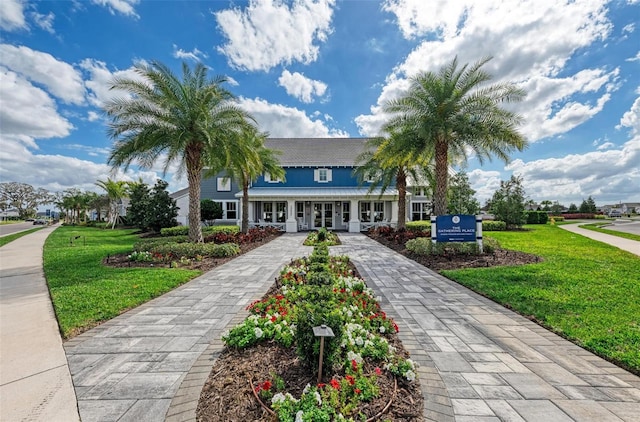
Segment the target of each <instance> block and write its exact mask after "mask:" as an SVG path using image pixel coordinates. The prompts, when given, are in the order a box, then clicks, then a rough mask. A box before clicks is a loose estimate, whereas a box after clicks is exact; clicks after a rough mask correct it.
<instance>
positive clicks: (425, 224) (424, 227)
mask: <svg viewBox="0 0 640 422" xmlns="http://www.w3.org/2000/svg"><path fill="white" fill-rule="evenodd" d="M406 227H407V230H409V231H412V232H424V231H431V221H426V220H420V221H409V222H407V224H406Z"/></svg>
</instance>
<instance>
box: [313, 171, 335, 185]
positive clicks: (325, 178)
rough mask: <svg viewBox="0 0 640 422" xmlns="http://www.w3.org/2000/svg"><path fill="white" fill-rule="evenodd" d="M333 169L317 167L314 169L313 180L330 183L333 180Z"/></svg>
mask: <svg viewBox="0 0 640 422" xmlns="http://www.w3.org/2000/svg"><path fill="white" fill-rule="evenodd" d="M331 176H332V174H331V169H326V168H322V169H315V170H314V171H313V181H314V182H318V183H329V182H330V181H331Z"/></svg>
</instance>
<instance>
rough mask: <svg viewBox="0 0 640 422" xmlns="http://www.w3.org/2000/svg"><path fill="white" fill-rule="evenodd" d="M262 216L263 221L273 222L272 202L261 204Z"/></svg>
mask: <svg viewBox="0 0 640 422" xmlns="http://www.w3.org/2000/svg"><path fill="white" fill-rule="evenodd" d="M262 217H263V219H264V221H266V222H269V223H273V203H271V202H265V203H263V204H262Z"/></svg>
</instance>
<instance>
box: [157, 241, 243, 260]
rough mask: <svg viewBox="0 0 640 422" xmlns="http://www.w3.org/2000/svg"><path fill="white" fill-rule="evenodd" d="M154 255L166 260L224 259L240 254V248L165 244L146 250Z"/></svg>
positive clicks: (203, 244)
mask: <svg viewBox="0 0 640 422" xmlns="http://www.w3.org/2000/svg"><path fill="white" fill-rule="evenodd" d="M146 252H150V253H152V254H154V255H161V256H163V257H167V258H183V257H184V258H192V259H195V258H198V257H212V258H225V257H228V256H234V255H237V254H239V253H240V246H238V245H236V244H235V243H225V244H224V245H216V244H215V243H189V242H185V243H165V244H160V245H155V246H153V247H151V248H149V249H147V250H146Z"/></svg>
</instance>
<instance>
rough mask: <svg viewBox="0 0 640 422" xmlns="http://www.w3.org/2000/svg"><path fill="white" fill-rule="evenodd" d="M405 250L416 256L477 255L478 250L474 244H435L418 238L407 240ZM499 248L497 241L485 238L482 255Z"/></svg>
mask: <svg viewBox="0 0 640 422" xmlns="http://www.w3.org/2000/svg"><path fill="white" fill-rule="evenodd" d="M405 247H406V248H407V250H409V251H411V252H413V253H415V254H418V255H479V254H480V250H479V249H478V244H477V243H476V242H437V243H433V242H432V241H431V239H429V238H426V237H419V238H417V239H411V240H408V241H407V243H406V244H405ZM499 248H500V244H499V243H498V241H497V240H495V239H492V238H487V237H485V238H484V239H483V241H482V251H483V253H487V254H492V253H493V252H495V250H496V249H499Z"/></svg>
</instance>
